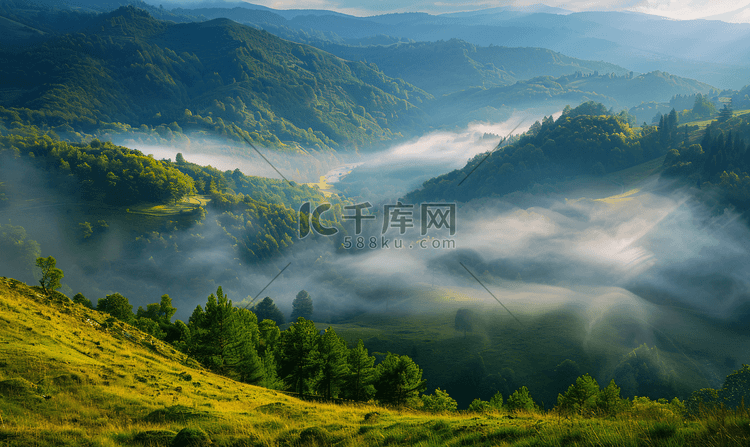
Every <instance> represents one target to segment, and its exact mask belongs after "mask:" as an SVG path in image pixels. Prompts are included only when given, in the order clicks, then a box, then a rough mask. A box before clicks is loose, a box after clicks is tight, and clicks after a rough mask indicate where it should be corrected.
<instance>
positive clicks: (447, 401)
mask: <svg viewBox="0 0 750 447" xmlns="http://www.w3.org/2000/svg"><path fill="white" fill-rule="evenodd" d="M422 403H423V404H424V409H425V410H426V411H430V412H432V413H443V412H446V411H456V408H458V404H457V403H456V400H455V399H453V398H452V397H450V396H449V395H448V392H447V391H443V390H441V389H440V388H438V389H436V390H435V394H434V395H433V396H430V395H427V394H425V395H423V396H422Z"/></svg>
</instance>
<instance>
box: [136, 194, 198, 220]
mask: <svg viewBox="0 0 750 447" xmlns="http://www.w3.org/2000/svg"><path fill="white" fill-rule="evenodd" d="M209 202H211V197H210V196H206V195H194V196H187V197H185V198H184V199H183V200H182V201H180V202H177V203H172V204H167V205H163V204H162V205H153V204H143V205H135V206H132V207H130V208H128V209H127V212H128V213H130V214H140V215H142V216H151V217H172V216H179V215H180V214H185V213H191V212H193V211H195V210H196V209H198V208H199V207H205V206H206V205H207V204H208V203H209Z"/></svg>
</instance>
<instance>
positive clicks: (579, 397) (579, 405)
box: [557, 374, 599, 413]
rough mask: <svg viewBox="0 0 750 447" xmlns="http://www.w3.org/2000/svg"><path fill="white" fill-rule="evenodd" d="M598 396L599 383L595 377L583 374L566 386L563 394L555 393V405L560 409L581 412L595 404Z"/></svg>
mask: <svg viewBox="0 0 750 447" xmlns="http://www.w3.org/2000/svg"><path fill="white" fill-rule="evenodd" d="M598 396H599V384H598V383H596V379H594V378H593V377H591V376H590V375H588V374H585V375H583V376H581V377H579V378H577V379H576V382H575V383H574V384H572V385H570V386H569V387H568V390H567V391H566V392H565V394H558V395H557V406H558V408H559V409H561V410H565V411H574V412H577V413H583V411H584V410H585V409H587V408H591V407H593V406H594V405H596V400H597V397H598Z"/></svg>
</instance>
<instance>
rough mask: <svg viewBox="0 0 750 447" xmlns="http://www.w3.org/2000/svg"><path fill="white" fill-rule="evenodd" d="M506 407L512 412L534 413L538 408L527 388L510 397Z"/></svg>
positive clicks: (522, 388) (523, 387) (520, 389)
mask: <svg viewBox="0 0 750 447" xmlns="http://www.w3.org/2000/svg"><path fill="white" fill-rule="evenodd" d="M505 405H506V406H507V407H508V410H510V411H533V410H534V409H535V408H536V405H535V404H534V399H532V398H531V396H530V395H529V390H528V388H526V387H525V386H522V387H521V388H519V389H518V390H516V391H514V392H513V394H511V395H510V397H508V402H507V403H506V404H505Z"/></svg>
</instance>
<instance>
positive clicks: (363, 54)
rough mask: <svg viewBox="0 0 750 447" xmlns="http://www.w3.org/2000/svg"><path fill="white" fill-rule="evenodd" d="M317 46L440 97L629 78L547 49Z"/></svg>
mask: <svg viewBox="0 0 750 447" xmlns="http://www.w3.org/2000/svg"><path fill="white" fill-rule="evenodd" d="M315 46H317V47H319V48H322V49H324V50H326V51H328V52H330V53H332V54H335V55H336V56H339V57H342V58H344V59H348V60H366V61H367V62H370V63H375V64H377V66H378V68H379V69H381V70H383V72H385V73H387V74H388V75H389V76H393V77H398V78H402V79H404V80H405V81H407V82H410V83H412V84H414V85H418V86H419V87H421V88H423V89H424V90H426V91H428V92H430V93H432V94H433V95H435V96H440V95H444V94H447V93H453V92H457V91H460V90H464V89H467V88H469V87H476V86H483V87H487V88H489V87H494V86H503V85H510V84H514V83H515V82H517V81H520V80H524V79H530V78H534V77H538V76H554V77H558V76H563V75H569V74H574V73H576V72H581V73H585V74H591V73H593V72H595V71H599V72H601V73H616V74H618V75H624V74H627V73H629V71H628V70H627V69H625V68H623V67H619V66H617V65H614V64H608V63H606V62H594V61H586V60H581V59H576V58H572V57H568V56H565V55H563V54H560V53H556V52H554V51H552V50H547V49H544V48H509V47H502V46H488V47H482V46H477V45H473V44H470V43H468V42H464V41H462V40H458V39H451V40H449V41H438V42H400V43H397V44H394V45H388V46H384V45H370V46H350V45H339V44H332V43H325V42H318V43H316V44H315ZM448 67H450V68H448Z"/></svg>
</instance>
